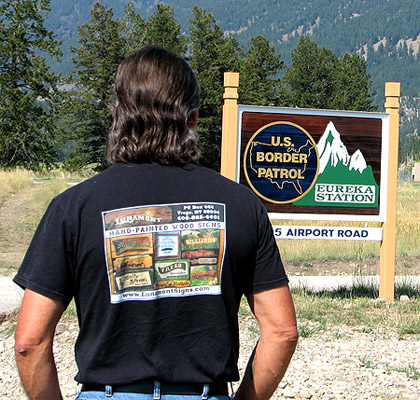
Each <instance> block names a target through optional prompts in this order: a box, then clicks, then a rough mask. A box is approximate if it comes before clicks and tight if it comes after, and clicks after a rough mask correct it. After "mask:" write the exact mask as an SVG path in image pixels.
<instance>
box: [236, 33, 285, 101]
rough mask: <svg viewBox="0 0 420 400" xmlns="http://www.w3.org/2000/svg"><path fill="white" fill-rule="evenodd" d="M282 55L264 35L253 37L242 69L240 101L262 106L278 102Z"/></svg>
mask: <svg viewBox="0 0 420 400" xmlns="http://www.w3.org/2000/svg"><path fill="white" fill-rule="evenodd" d="M282 68H283V62H282V61H281V55H279V54H278V55H276V54H275V50H274V47H273V46H271V45H270V42H269V41H268V40H267V39H266V38H265V37H264V36H261V35H259V36H256V37H254V38H252V39H251V44H250V46H249V47H248V49H247V52H246V54H245V58H244V61H243V63H242V64H241V69H240V80H241V83H240V86H239V102H240V103H242V104H256V105H261V106H267V105H274V104H277V103H278V78H277V77H278V74H279V72H280V71H281V69H282Z"/></svg>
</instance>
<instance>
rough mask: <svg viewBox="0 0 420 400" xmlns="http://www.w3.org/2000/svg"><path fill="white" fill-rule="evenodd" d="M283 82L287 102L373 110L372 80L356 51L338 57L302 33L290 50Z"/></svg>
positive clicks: (337, 108)
mask: <svg viewBox="0 0 420 400" xmlns="http://www.w3.org/2000/svg"><path fill="white" fill-rule="evenodd" d="M291 57H292V66H291V67H290V68H286V74H285V77H284V80H283V82H284V84H285V86H286V88H288V89H290V95H289V100H288V105H292V106H296V107H309V108H321V109H322V108H323V109H336V110H355V111H373V110H375V109H376V107H375V106H374V104H373V96H374V95H373V94H371V93H370V89H371V85H372V81H371V79H370V75H369V73H368V72H367V64H366V61H365V60H364V59H363V58H362V57H361V56H359V55H358V54H356V53H353V54H345V55H344V56H343V58H342V59H339V58H338V57H337V56H336V55H335V54H334V53H333V52H332V51H331V50H329V49H326V48H325V47H322V48H320V47H319V46H318V45H317V43H316V42H314V41H311V40H310V39H309V37H307V36H302V37H301V38H300V40H299V43H298V45H297V47H296V48H295V49H294V50H292V52H291Z"/></svg>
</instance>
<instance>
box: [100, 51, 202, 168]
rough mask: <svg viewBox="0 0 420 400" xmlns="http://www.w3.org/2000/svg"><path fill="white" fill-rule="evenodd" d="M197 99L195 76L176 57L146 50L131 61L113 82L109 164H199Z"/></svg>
mask: <svg viewBox="0 0 420 400" xmlns="http://www.w3.org/2000/svg"><path fill="white" fill-rule="evenodd" d="M199 98H200V86H199V84H198V81H197V79H196V77H195V75H194V73H193V71H192V70H191V68H190V66H189V65H188V63H187V62H186V61H185V60H184V59H182V58H181V57H179V56H177V55H176V54H174V53H171V52H169V51H167V50H165V49H163V48H160V47H156V46H148V47H145V48H143V49H142V50H140V51H138V52H136V53H134V54H132V55H131V56H129V57H127V58H126V59H125V60H124V61H123V62H122V63H121V64H120V66H119V67H118V71H117V76H116V79H115V98H114V100H113V104H112V105H111V109H112V112H113V123H112V126H111V129H110V132H109V135H108V141H107V160H108V162H109V163H111V164H115V163H118V162H122V163H142V162H156V163H159V164H162V165H185V164H187V163H190V162H193V161H196V160H197V159H198V158H199V156H200V154H199V150H198V143H197V142H198V137H197V134H196V133H195V132H194V131H193V129H191V125H192V123H191V121H192V120H193V119H194V118H193V114H194V112H195V111H197V110H198V108H199Z"/></svg>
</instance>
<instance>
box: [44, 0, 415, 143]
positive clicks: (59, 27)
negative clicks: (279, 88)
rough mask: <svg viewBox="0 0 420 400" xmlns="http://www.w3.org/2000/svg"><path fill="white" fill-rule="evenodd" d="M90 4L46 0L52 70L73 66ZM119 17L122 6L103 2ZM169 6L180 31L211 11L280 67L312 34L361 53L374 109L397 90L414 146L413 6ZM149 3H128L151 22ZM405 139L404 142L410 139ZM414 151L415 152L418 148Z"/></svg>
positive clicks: (273, 0) (306, 1)
mask: <svg viewBox="0 0 420 400" xmlns="http://www.w3.org/2000/svg"><path fill="white" fill-rule="evenodd" d="M93 3H94V0H51V7H52V10H51V13H50V15H49V18H48V20H47V26H48V27H49V28H50V29H51V30H53V31H54V32H56V33H57V34H58V38H59V39H61V40H62V41H63V46H62V49H63V52H64V56H63V60H62V63H61V64H60V65H56V67H55V68H54V69H55V70H61V71H67V69H68V68H69V67H70V66H71V53H70V51H69V44H73V45H75V44H77V29H76V26H78V25H81V24H82V23H85V22H86V21H87V20H88V18H89V10H90V9H91V7H92V5H93ZM102 3H103V4H104V5H105V6H107V7H112V8H113V11H114V14H115V15H116V16H120V15H121V13H122V10H123V8H124V6H125V5H126V3H127V1H126V0H103V1H102ZM164 3H165V4H169V5H170V6H171V7H173V9H174V12H175V17H176V18H177V20H178V23H179V24H180V25H181V27H182V30H183V31H184V32H187V31H188V26H189V24H188V21H189V20H190V19H191V18H192V8H193V6H194V5H198V6H199V7H200V8H204V9H206V10H207V11H208V12H211V13H212V14H213V15H214V16H215V19H216V21H217V23H218V25H219V26H220V28H221V29H222V30H223V31H225V32H226V33H231V34H234V35H235V36H236V37H237V39H238V41H239V43H240V44H243V45H247V44H249V41H250V39H251V38H252V37H255V36H257V35H263V36H265V37H266V38H267V39H268V40H269V41H270V42H271V44H272V45H274V46H275V48H276V50H277V52H278V53H280V54H281V56H282V60H283V61H284V62H285V63H286V64H289V63H290V53H291V50H292V49H293V48H295V47H296V45H297V43H298V40H299V37H300V36H301V35H305V34H306V35H310V36H311V39H312V40H314V41H316V42H317V43H318V45H319V46H325V47H326V48H328V49H330V50H332V51H333V52H334V53H336V54H337V55H338V56H339V57H342V56H343V55H344V54H345V53H346V52H347V53H351V52H355V51H357V52H359V54H362V55H363V57H364V58H365V59H366V60H367V63H368V71H369V72H370V74H371V76H372V92H374V93H375V94H376V96H375V103H376V104H377V106H378V109H379V110H383V104H384V100H385V98H384V85H385V82H387V81H397V82H401V83H402V96H404V98H403V101H402V104H403V110H402V113H403V115H402V123H403V128H402V135H403V136H404V137H405V136H407V135H408V136H407V138H405V139H407V140H405V139H404V140H405V141H411V142H412V141H413V137H414V140H416V139H417V136H416V135H417V132H418V130H419V125H420V123H419V118H418V116H417V114H418V112H417V110H419V109H420V99H419V98H420V94H419V92H420V65H419V60H418V52H419V44H420V25H419V24H418V21H419V20H420V7H419V4H418V1H417V0H406V1H404V2H401V1H400V0H369V1H366V0H259V1H254V0H211V1H210V0H165V1H164ZM155 7H156V1H155V0H136V1H134V8H135V10H136V11H137V12H138V13H139V14H140V15H141V16H142V17H143V18H147V17H149V16H150V15H151V14H152V13H153V12H154V10H155ZM410 137H411V139H408V138H410ZM417 147H418V146H417Z"/></svg>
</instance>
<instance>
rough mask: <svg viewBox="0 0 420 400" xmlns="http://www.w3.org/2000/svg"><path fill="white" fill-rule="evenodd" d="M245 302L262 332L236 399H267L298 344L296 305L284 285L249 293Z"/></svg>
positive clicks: (283, 372)
mask: <svg viewBox="0 0 420 400" xmlns="http://www.w3.org/2000/svg"><path fill="white" fill-rule="evenodd" d="M248 302H249V305H250V307H251V309H252V311H253V313H254V315H255V317H256V318H257V320H258V324H259V326H260V331H261V335H260V340H259V342H258V343H257V346H256V348H255V350H254V352H253V353H252V356H251V358H250V360H249V363H248V366H247V369H246V371H245V375H244V378H243V380H242V383H241V385H240V387H239V389H238V391H237V393H236V395H235V400H267V399H269V398H270V397H271V395H272V394H273V393H274V391H275V390H276V388H277V386H278V384H279V383H280V381H281V379H282V378H283V375H284V374H285V372H286V369H287V366H288V365H289V362H290V359H291V357H292V355H293V352H294V351H295V348H296V345H297V341H298V333H297V327H296V316H295V309H294V306H293V300H292V296H291V295H290V290H289V287H288V286H287V285H286V286H281V287H279V288H275V289H270V290H266V291H263V292H260V293H254V294H251V295H249V296H248Z"/></svg>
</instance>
